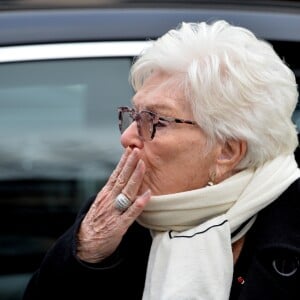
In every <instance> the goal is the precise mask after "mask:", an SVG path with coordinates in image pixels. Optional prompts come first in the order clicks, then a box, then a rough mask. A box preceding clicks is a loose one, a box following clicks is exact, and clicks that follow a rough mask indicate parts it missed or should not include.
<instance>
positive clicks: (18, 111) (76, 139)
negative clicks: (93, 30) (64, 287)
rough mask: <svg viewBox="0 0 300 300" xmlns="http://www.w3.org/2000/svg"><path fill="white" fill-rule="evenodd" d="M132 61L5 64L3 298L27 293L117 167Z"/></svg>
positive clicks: (0, 73)
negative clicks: (121, 110) (121, 109)
mask: <svg viewBox="0 0 300 300" xmlns="http://www.w3.org/2000/svg"><path fill="white" fill-rule="evenodd" d="M131 62H132V59H131V58H130V57H128V58H116V57H114V58H92V59H67V60H51V61H47V60H43V61H31V62H15V63H6V64H2V65H1V68H0V78H1V80H0V209H1V211H2V213H1V218H0V228H1V229H0V230H1V233H0V265H1V268H0V299H11V298H6V294H7V295H10V297H11V294H12V291H15V293H20V292H21V291H22V288H18V285H20V286H25V284H26V282H27V280H28V278H29V276H30V274H31V273H32V272H33V271H34V269H36V268H37V266H38V264H39V262H40V260H41V259H42V257H43V255H44V253H45V251H46V249H47V248H49V246H50V245H51V244H52V243H53V241H54V240H55V239H56V238H57V236H58V235H60V234H61V233H62V232H63V230H65V229H66V228H67V227H68V226H69V225H70V224H71V222H72V221H73V219H74V217H75V214H76V212H77V210H78V207H79V206H80V205H81V203H82V201H84V200H86V199H87V198H88V197H90V196H91V195H92V194H93V193H96V192H97V191H98V190H99V189H100V187H101V186H102V185H103V183H104V182H105V181H106V180H107V177H108V176H109V174H110V173H111V171H112V169H113V168H114V167H115V164H116V162H117V160H118V158H119V156H120V154H121V150H122V149H121V145H120V142H119V137H120V134H119V130H118V120H117V107H118V106H120V105H129V104H130V99H131V97H132V94H133V92H132V90H131V88H130V85H129V84H128V79H127V78H128V73H129V68H130V65H131ZM11 277H14V279H13V280H11ZM12 283H13V285H14V286H10V284H12ZM17 296H18V297H19V295H16V298H17ZM7 297H8V296H7Z"/></svg>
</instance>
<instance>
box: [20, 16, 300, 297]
mask: <svg viewBox="0 0 300 300" xmlns="http://www.w3.org/2000/svg"><path fill="white" fill-rule="evenodd" d="M131 79H132V85H133V87H134V89H135V91H136V93H135V95H134V97H133V99H132V108H129V107H120V108H119V109H118V114H119V126H120V130H121V133H122V135H121V144H122V146H123V147H124V149H125V150H124V154H123V156H122V158H121V159H120V162H119V164H118V166H117V167H116V169H115V170H114V172H113V173H112V175H111V176H110V178H109V180H108V182H107V184H106V185H105V186H104V187H103V189H102V190H101V191H100V192H99V193H98V195H97V196H96V197H95V198H94V197H93V198H91V199H90V200H89V201H88V202H87V203H86V205H85V206H84V207H83V208H82V210H81V211H80V212H79V214H78V218H77V219H76V222H75V223H74V225H73V226H72V227H71V228H70V229H69V230H68V231H67V232H66V233H65V234H64V235H63V236H62V237H61V238H59V239H58V240H57V242H56V243H55V244H54V245H53V247H52V248H51V249H49V251H48V253H47V255H46V257H45V259H44V261H43V262H42V264H41V266H40V268H39V270H37V272H36V273H35V274H34V276H33V277H32V279H31V281H30V283H29V284H28V287H27V290H26V292H25V295H24V299H26V300H27V299H74V298H78V297H82V299H130V300H134V299H144V300H160V299H163V300H177V299H178V300H185V299H186V300H190V299H205V300H207V299H208V300H223V299H224V300H225V299H230V300H236V299H243V300H245V299H253V300H257V299H264V300H266V299H272V300H274V299H284V300H286V299H289V300H291V299H294V298H293V297H296V298H297V295H298V297H299V292H300V290H299V282H300V281H299V279H300V271H299V269H300V237H299V229H300V221H299V220H300V218H299V213H300V203H299V189H300V180H299V179H298V178H299V177H300V171H299V168H298V166H297V162H296V161H295V157H294V151H295V149H296V147H297V144H298V141H297V131H296V128H295V125H294V124H293V122H292V120H291V116H292V113H293V110H294V109H295V106H296V103H297V98H298V93H297V86H296V82H295V76H294V74H293V73H292V71H291V70H290V69H289V68H288V67H287V66H286V65H285V64H284V63H283V62H282V61H281V59H280V58H279V57H278V56H277V54H276V53H275V52H274V50H273V49H272V47H271V46H270V45H269V44H268V43H267V42H265V41H262V40H259V39H257V38H256V37H255V36H254V35H253V34H252V33H251V32H250V31H248V30H246V29H244V28H241V27H236V26H231V25H230V24H228V23H226V22H225V21H217V22H214V23H212V24H207V23H199V24H198V23H192V24H188V23H183V24H181V26H180V27H179V28H178V29H176V30H171V31H170V32H168V33H167V34H165V35H164V36H162V37H161V38H159V39H158V40H157V41H155V42H154V43H153V45H152V47H150V48H147V50H145V51H144V53H143V54H142V55H141V56H140V57H139V58H138V59H137V60H136V61H135V63H134V64H133V66H132V70H131ZM294 294H296V296H294ZM296 298H295V299H296ZM297 299H298V298H297Z"/></svg>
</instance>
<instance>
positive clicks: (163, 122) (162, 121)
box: [155, 118, 170, 127]
mask: <svg viewBox="0 0 300 300" xmlns="http://www.w3.org/2000/svg"><path fill="white" fill-rule="evenodd" d="M169 123H170V122H169V121H168V120H165V119H163V118H159V119H158V121H157V123H156V124H155V126H156V127H166V126H168V125H169Z"/></svg>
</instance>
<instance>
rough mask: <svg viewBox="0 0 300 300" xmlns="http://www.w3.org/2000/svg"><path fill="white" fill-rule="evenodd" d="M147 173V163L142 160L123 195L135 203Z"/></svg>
mask: <svg viewBox="0 0 300 300" xmlns="http://www.w3.org/2000/svg"><path fill="white" fill-rule="evenodd" d="M145 172H146V167H145V163H144V162H143V161H142V160H141V159H140V160H139V162H138V164H137V166H136V168H135V170H134V172H133V173H132V175H131V176H130V178H129V180H128V182H127V184H126V185H125V187H124V188H123V190H122V193H123V194H124V195H125V196H126V197H127V198H128V199H130V200H131V202H133V201H134V200H135V198H136V194H137V193H138V191H139V189H140V186H141V184H142V182H143V179H144V175H145Z"/></svg>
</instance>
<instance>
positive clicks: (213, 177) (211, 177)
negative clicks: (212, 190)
mask: <svg viewBox="0 0 300 300" xmlns="http://www.w3.org/2000/svg"><path fill="white" fill-rule="evenodd" d="M215 179H216V172H215V171H214V172H212V173H211V174H210V176H209V180H208V182H207V185H208V186H213V185H214V184H215V182H214V181H215Z"/></svg>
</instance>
